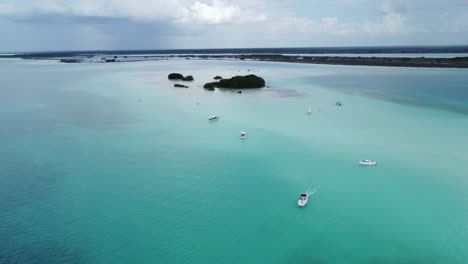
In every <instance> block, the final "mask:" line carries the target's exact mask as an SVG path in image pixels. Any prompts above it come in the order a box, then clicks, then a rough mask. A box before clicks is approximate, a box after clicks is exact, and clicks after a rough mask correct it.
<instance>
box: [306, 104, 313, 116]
mask: <svg viewBox="0 0 468 264" xmlns="http://www.w3.org/2000/svg"><path fill="white" fill-rule="evenodd" d="M307 114H309V115H311V114H312V109H310V105H309V111H308V112H307Z"/></svg>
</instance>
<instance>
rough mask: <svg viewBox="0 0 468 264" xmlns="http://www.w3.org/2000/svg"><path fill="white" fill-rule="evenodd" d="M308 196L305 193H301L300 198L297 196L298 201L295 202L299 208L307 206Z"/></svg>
mask: <svg viewBox="0 0 468 264" xmlns="http://www.w3.org/2000/svg"><path fill="white" fill-rule="evenodd" d="M308 197H309V195H308V194H307V193H301V196H299V200H297V205H299V206H300V207H304V206H305V205H306V204H307V198H308Z"/></svg>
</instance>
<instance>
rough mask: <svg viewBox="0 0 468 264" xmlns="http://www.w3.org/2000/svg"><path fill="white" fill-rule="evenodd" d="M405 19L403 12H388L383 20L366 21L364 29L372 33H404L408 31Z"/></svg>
mask: <svg viewBox="0 0 468 264" xmlns="http://www.w3.org/2000/svg"><path fill="white" fill-rule="evenodd" d="M405 20H406V19H405V17H404V16H403V15H402V14H398V13H388V14H386V15H384V17H383V18H382V21H381V22H378V23H375V22H374V23H366V24H364V25H363V27H362V29H363V31H364V32H365V33H368V34H372V35H382V34H397V33H404V32H407V31H408V27H407V26H406V25H405Z"/></svg>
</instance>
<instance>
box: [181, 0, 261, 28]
mask: <svg viewBox="0 0 468 264" xmlns="http://www.w3.org/2000/svg"><path fill="white" fill-rule="evenodd" d="M185 14H186V15H185V16H184V17H183V18H182V19H180V21H182V22H190V21H193V22H196V23H200V24H225V23H247V22H258V21H263V20H265V19H266V15H264V14H259V15H257V14H255V13H254V12H251V11H249V10H248V9H247V10H242V9H241V8H240V7H239V6H236V5H232V4H229V3H225V2H222V1H216V0H215V1H212V2H211V4H207V3H202V2H199V1H196V2H195V3H193V5H192V6H191V7H190V11H189V12H186V13H185Z"/></svg>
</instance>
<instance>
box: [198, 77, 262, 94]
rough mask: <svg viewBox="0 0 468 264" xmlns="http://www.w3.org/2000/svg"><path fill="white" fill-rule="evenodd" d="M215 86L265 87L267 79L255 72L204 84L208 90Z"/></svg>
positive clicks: (236, 87)
mask: <svg viewBox="0 0 468 264" xmlns="http://www.w3.org/2000/svg"><path fill="white" fill-rule="evenodd" d="M214 87H218V88H227V89H255V88H262V87H265V80H264V79H263V78H262V77H259V76H257V75H255V74H250V75H245V76H234V77H232V78H230V79H221V80H219V81H218V82H209V83H205V85H203V88H205V89H207V90H211V89H213V90H214Z"/></svg>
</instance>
